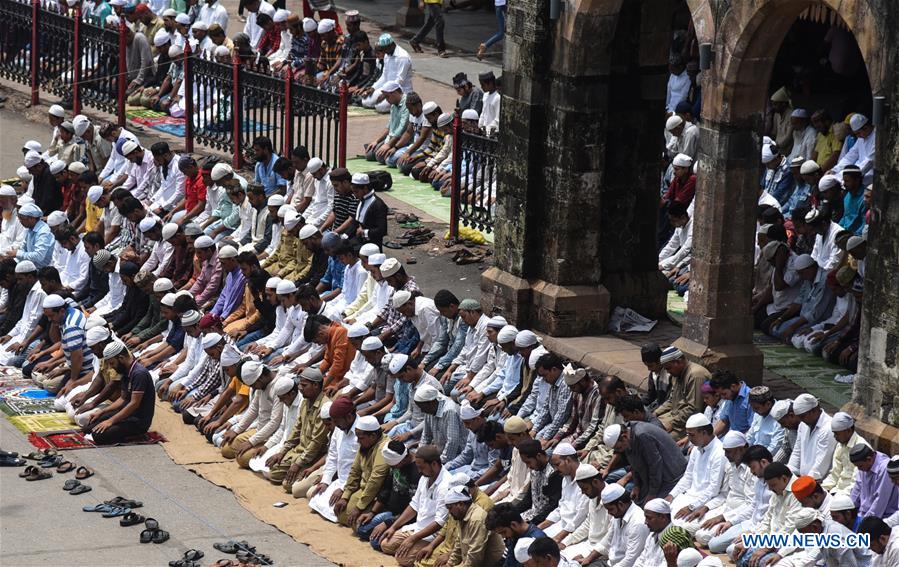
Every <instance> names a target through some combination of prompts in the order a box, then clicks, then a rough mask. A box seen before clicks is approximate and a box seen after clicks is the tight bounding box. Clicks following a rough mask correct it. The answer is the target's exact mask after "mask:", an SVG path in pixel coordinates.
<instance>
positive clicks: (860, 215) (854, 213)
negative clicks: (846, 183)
mask: <svg viewBox="0 0 899 567" xmlns="http://www.w3.org/2000/svg"><path fill="white" fill-rule="evenodd" d="M865 212H866V209H865V191H864V190H863V189H862V188H861V187H859V191H858V194H857V195H853V194H852V193H850V192H849V191H847V192H846V195H845V196H844V197H843V216H842V218H840V220H839V223H838V224H839V225H840V226H842V227H843V228H844V229H845V230H849V231H852V232H853V233H854V234H855V235H860V234H861V233H862V229H863V228H865Z"/></svg>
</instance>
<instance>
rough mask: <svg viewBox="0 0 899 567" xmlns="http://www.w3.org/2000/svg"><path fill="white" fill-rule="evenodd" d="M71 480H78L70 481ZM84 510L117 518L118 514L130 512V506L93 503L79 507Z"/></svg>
mask: <svg viewBox="0 0 899 567" xmlns="http://www.w3.org/2000/svg"><path fill="white" fill-rule="evenodd" d="M72 482H78V481H77V480H76V481H72ZM81 510H82V511H84V512H99V513H101V514H102V515H103V517H104V518H117V517H119V516H124V515H126V514H128V513H129V512H131V509H130V508H125V507H124V506H115V505H113V504H107V503H105V502H104V503H103V504H94V505H93V506H85V507H84V508H82V509H81Z"/></svg>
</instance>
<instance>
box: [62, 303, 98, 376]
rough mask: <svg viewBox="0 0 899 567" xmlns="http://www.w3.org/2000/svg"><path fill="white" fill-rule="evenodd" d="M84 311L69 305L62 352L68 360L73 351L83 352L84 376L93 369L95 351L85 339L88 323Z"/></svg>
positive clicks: (64, 325) (82, 372)
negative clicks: (85, 329) (85, 328)
mask: <svg viewBox="0 0 899 567" xmlns="http://www.w3.org/2000/svg"><path fill="white" fill-rule="evenodd" d="M86 321H87V320H86V318H85V317H84V313H83V312H82V311H81V310H80V309H75V308H74V307H68V308H67V309H66V316H65V319H64V320H63V324H62V336H61V337H60V338H61V341H62V354H63V356H65V359H66V362H70V361H71V359H72V353H74V352H75V351H78V350H80V351H81V354H82V359H81V372H80V375H81V376H83V375H84V374H87V373H88V372H91V371H93V364H94V352H93V351H92V350H91V349H90V347H88V346H87V341H86V340H85V334H84V325H85V323H86Z"/></svg>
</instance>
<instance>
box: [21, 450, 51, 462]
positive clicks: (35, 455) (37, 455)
mask: <svg viewBox="0 0 899 567" xmlns="http://www.w3.org/2000/svg"><path fill="white" fill-rule="evenodd" d="M44 457H46V455H45V454H43V453H41V452H40V451H32V452H30V453H28V454H27V455H25V457H24V458H25V459H28V460H29V461H40V460H41V459H43V458H44Z"/></svg>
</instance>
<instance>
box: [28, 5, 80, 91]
mask: <svg viewBox="0 0 899 567" xmlns="http://www.w3.org/2000/svg"><path fill="white" fill-rule="evenodd" d="M38 30H39V33H38V55H39V57H38V61H39V62H40V69H39V71H38V78H39V79H40V84H41V86H40V88H41V89H42V90H44V91H47V92H48V93H51V94H54V95H56V96H58V97H63V98H66V97H71V96H72V85H73V84H76V81H75V78H76V77H75V75H76V74H77V73H78V72H79V71H80V70H81V69H79V65H76V64H75V63H76V61H75V57H76V51H75V50H74V49H72V47H73V46H74V45H75V44H76V41H75V26H74V20H73V18H70V17H69V16H68V15H66V14H60V13H56V12H53V11H50V10H44V11H42V12H41V15H40V18H39V26H38Z"/></svg>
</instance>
